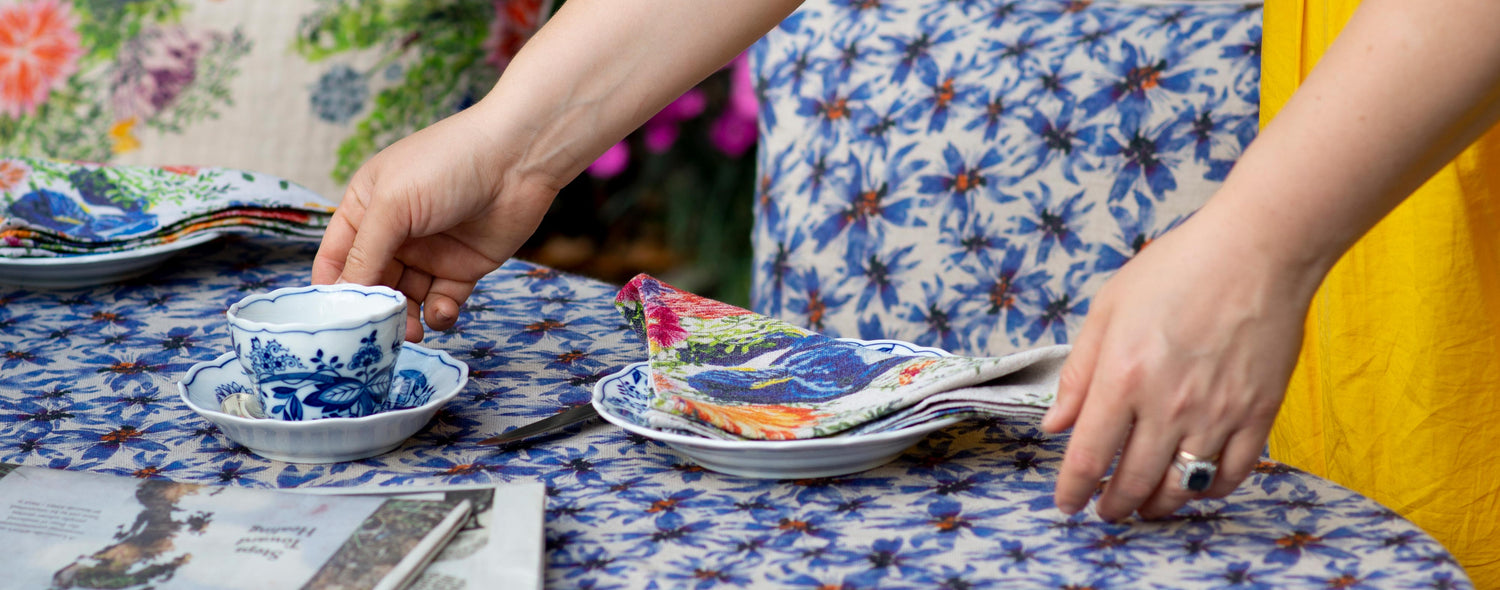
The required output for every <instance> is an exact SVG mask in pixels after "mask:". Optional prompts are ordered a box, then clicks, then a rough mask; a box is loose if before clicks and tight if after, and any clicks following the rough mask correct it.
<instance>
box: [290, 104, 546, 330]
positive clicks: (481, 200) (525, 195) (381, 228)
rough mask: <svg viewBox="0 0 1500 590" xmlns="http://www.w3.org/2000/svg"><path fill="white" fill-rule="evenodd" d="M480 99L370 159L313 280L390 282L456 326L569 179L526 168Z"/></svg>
mask: <svg viewBox="0 0 1500 590" xmlns="http://www.w3.org/2000/svg"><path fill="white" fill-rule="evenodd" d="M484 106H485V105H483V104H481V105H477V106H475V107H474V108H471V109H469V110H467V111H464V112H461V113H458V114H456V115H454V116H452V117H450V118H448V119H445V120H443V121H440V122H438V123H437V124H435V125H432V126H431V127H428V128H426V129H423V130H422V131H419V132H417V133H414V134H412V135H411V136H408V137H406V138H404V139H402V140H401V141H398V142H396V143H394V144H392V145H391V146H390V147H387V148H386V149H384V150H382V151H381V152H380V153H379V154H376V155H375V157H373V158H371V159H370V160H369V161H368V162H366V163H365V164H364V166H361V167H360V169H359V170H358V171H357V172H355V173H354V177H353V178H352V179H351V180H350V181H349V187H348V189H347V190H346V191H345V192H344V199H343V202H342V203H341V204H340V205H339V208H338V210H337V211H336V212H335V213H334V216H333V220H332V222H331V223H330V225H329V227H328V231H327V233H326V234H325V235H324V236H323V243H322V245H321V246H320V247H319V248H318V255H317V258H316V259H315V260H314V261H313V270H312V279H313V282H314V283H332V282H335V281H347V282H353V283H362V284H384V285H391V286H393V287H395V288H396V289H398V290H400V291H401V292H402V293H405V294H406V296H407V300H408V321H407V326H406V339H407V340H410V341H413V342H418V341H421V339H422V324H421V322H420V321H419V320H418V318H419V316H420V314H422V310H423V309H424V308H425V309H426V319H427V324H428V325H429V326H431V327H432V328H433V329H436V330H443V329H447V328H449V327H451V326H452V325H453V322H454V321H455V320H456V319H457V317H458V309H459V306H460V305H461V304H462V303H463V302H464V301H465V300H466V299H468V297H469V294H470V293H471V292H473V290H474V284H475V282H477V281H478V280H479V279H480V278H481V277H483V276H484V275H486V274H488V273H489V272H490V271H493V270H495V269H496V268H499V267H500V265H501V264H503V263H504V262H505V260H506V259H508V258H510V256H511V255H512V254H514V253H515V251H516V249H518V248H520V247H521V245H522V244H523V243H525V241H526V239H527V238H528V237H529V236H531V234H532V232H534V231H536V227H537V225H538V224H539V223H541V219H542V216H543V215H544V214H545V213H546V212H547V207H548V206H549V205H550V204H551V202H552V199H553V198H554V197H555V196H556V195H557V191H558V190H559V188H560V186H559V185H558V184H557V183H556V182H553V181H552V179H550V178H549V177H548V176H546V175H541V174H526V173H524V172H522V171H520V170H518V168H517V163H518V161H519V159H520V156H519V155H518V154H516V153H511V152H508V151H507V150H506V149H505V148H504V146H505V145H506V144H505V142H502V141H500V140H499V139H498V137H499V136H498V134H495V132H496V130H497V129H499V127H497V126H496V125H494V124H491V123H490V122H488V121H486V120H485V115H486V113H485V111H484V110H483V108H482V107H484Z"/></svg>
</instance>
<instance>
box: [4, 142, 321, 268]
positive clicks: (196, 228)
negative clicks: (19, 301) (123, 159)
mask: <svg viewBox="0 0 1500 590" xmlns="http://www.w3.org/2000/svg"><path fill="white" fill-rule="evenodd" d="M333 206H334V203H333V202H331V201H328V200H327V199H325V198H324V197H322V196H321V195H318V194H317V193H314V192H312V191H310V190H308V189H306V188H303V187H301V186H298V185H296V184H293V183H291V182H289V181H287V180H284V179H281V178H277V177H274V176H269V175H264V174H256V173H252V172H245V171H241V170H230V169H224V168H195V167H186V166H169V167H161V168H157V167H146V166H105V165H100V164H87V163H77V162H62V161H54V160H41V159H31V158H8V159H3V160H0V283H6V284H12V285H22V286H31V287H75V286H84V285H90V284H98V283H105V282H111V281H116V280H121V279H124V278H128V277H131V276H135V275H138V274H141V273H143V272H146V271H147V270H150V269H151V268H152V267H154V266H155V265H156V264H158V263H160V262H161V261H162V260H164V259H165V258H166V257H168V256H170V255H171V254H172V253H174V252H176V251H178V250H181V249H183V248H187V247H190V246H193V245H197V244H201V243H203V242H206V241H209V240H211V239H213V238H215V237H217V236H220V235H223V234H224V233H230V232H239V233H256V234H267V235H276V236H282V237H288V238H294V239H309V240H316V239H318V238H319V237H321V236H322V234H323V229H324V228H325V227H327V225H328V222H329V219H330V218H331V217H332V214H333Z"/></svg>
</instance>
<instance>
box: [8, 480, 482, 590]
mask: <svg viewBox="0 0 1500 590" xmlns="http://www.w3.org/2000/svg"><path fill="white" fill-rule="evenodd" d="M471 505H472V502H471V501H469V500H468V499H467V498H459V497H455V498H453V499H449V498H447V497H446V496H445V495H443V496H440V497H434V498H431V499H427V498H410V497H408V498H392V497H386V496H379V495H360V496H333V495H307V494H289V493H285V492H282V491H275V490H260V489H248V488H235V487H227V486H204V485H196V484H184V483H175V482H171V481H165V480H156V479H135V478H128V477H119V476H111V475H102V474H92V473H84V472H76V471H60V470H52V469H42V468H32V467H18V466H13V465H0V544H3V545H4V546H5V547H6V551H3V552H0V571H3V572H5V577H6V584H7V585H8V586H9V587H16V588H53V589H58V590H63V589H69V588H155V589H158V590H170V589H176V588H192V589H197V588H306V589H319V590H321V589H330V590H331V589H355V588H375V589H382V590H383V589H387V588H390V589H399V588H402V587H405V586H407V585H409V584H410V583H411V582H413V581H414V580H416V579H417V578H418V577H419V574H420V573H421V572H422V571H423V570H424V568H426V567H427V566H428V564H429V563H431V562H432V560H433V559H434V558H435V557H437V556H438V555H439V554H440V553H441V552H442V550H443V549H444V548H445V547H447V546H448V545H449V540H450V539H452V537H453V536H454V535H455V534H457V533H458V531H459V530H460V529H461V528H463V527H464V526H465V525H466V523H468V521H469V520H470V519H469V516H470V508H471Z"/></svg>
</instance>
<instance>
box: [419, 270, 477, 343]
mask: <svg viewBox="0 0 1500 590" xmlns="http://www.w3.org/2000/svg"><path fill="white" fill-rule="evenodd" d="M473 292H474V283H473V282H464V281H455V280H451V279H444V278H437V279H434V280H433V281H432V288H431V289H430V290H428V292H427V300H426V302H425V303H424V307H426V308H427V325H428V326H431V327H432V329H434V330H447V329H448V328H452V327H453V324H454V322H456V321H458V308H459V306H460V305H461V304H462V303H463V302H464V301H467V300H468V299H469V295H471V294H473Z"/></svg>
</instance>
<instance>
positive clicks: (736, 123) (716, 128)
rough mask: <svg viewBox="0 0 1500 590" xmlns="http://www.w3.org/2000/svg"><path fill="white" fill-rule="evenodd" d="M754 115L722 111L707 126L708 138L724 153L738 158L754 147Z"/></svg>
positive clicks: (755, 130)
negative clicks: (740, 114) (745, 115)
mask: <svg viewBox="0 0 1500 590" xmlns="http://www.w3.org/2000/svg"><path fill="white" fill-rule="evenodd" d="M757 131H758V130H757V129H756V127H755V117H743V116H739V115H736V114H734V112H732V111H724V114H722V115H719V118H717V119H714V122H713V123H712V124H711V125H709V127H708V140H709V141H710V142H712V143H713V144H714V147H715V148H717V149H718V150H719V151H720V152H723V153H724V155H726V156H730V157H734V158H738V157H740V156H743V155H745V152H747V151H750V148H752V147H755V140H756V136H755V135H756V132H757Z"/></svg>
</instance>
